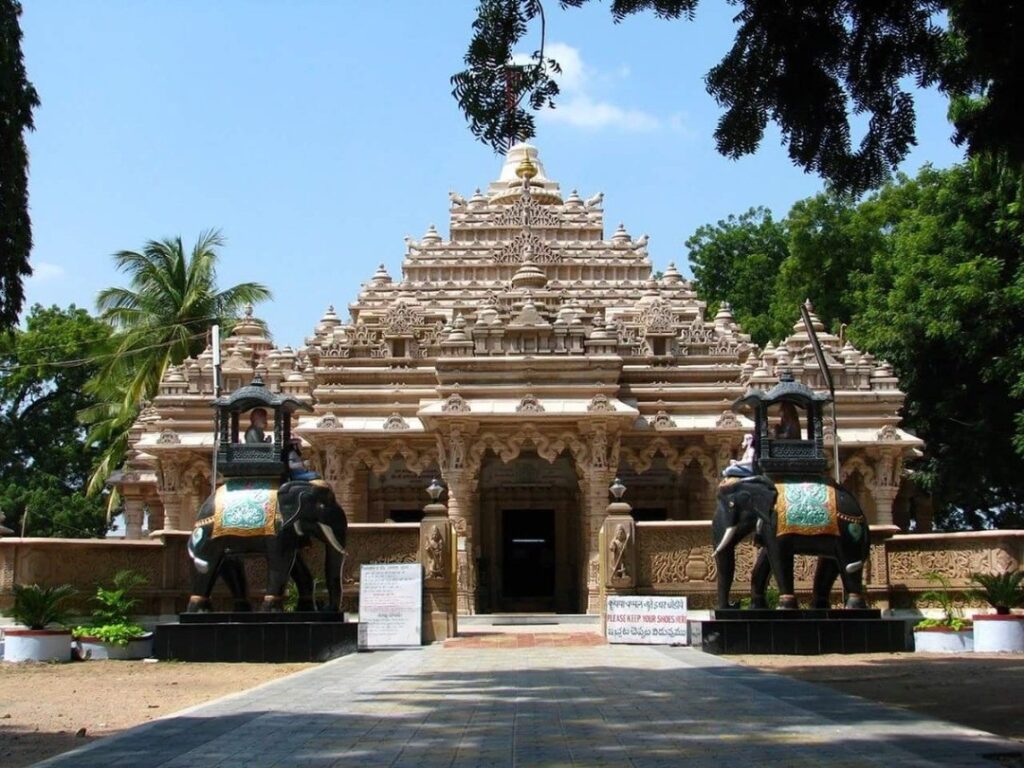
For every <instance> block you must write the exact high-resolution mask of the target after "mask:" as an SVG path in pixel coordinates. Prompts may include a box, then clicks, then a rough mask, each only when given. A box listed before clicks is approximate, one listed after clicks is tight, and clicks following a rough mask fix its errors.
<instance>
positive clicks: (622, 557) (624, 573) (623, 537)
mask: <svg viewBox="0 0 1024 768" xmlns="http://www.w3.org/2000/svg"><path fill="white" fill-rule="evenodd" d="M628 546H629V534H627V533H626V527H625V526H624V525H620V526H617V527H616V529H615V536H613V537H612V540H611V543H610V544H609V545H608V553H609V555H610V556H611V563H612V578H613V579H628V578H629V571H628V570H627V569H626V548H627V547H628Z"/></svg>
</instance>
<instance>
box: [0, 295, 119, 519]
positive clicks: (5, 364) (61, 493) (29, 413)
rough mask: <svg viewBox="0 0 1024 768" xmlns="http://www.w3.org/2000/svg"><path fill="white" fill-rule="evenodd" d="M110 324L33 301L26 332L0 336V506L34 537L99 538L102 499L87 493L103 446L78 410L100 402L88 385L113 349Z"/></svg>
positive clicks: (70, 310)
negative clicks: (93, 440)
mask: <svg viewBox="0 0 1024 768" xmlns="http://www.w3.org/2000/svg"><path fill="white" fill-rule="evenodd" d="M109 339H110V328H109V326H107V325H106V324H105V323H102V322H100V321H99V320H97V319H95V318H93V317H92V316H91V315H89V313H88V312H86V311H85V310H84V309H77V308H76V307H74V306H71V307H69V308H68V309H66V310H62V309H58V308H57V307H51V308H49V309H46V308H43V307H42V306H40V305H38V304H37V305H36V306H34V307H33V308H32V310H31V312H30V313H29V315H28V318H27V320H26V327H25V329H24V330H20V329H18V330H15V331H13V332H12V333H10V334H5V335H3V336H0V372H2V375H0V509H2V510H3V512H4V514H5V515H6V516H7V521H6V525H8V526H10V527H12V528H14V529H16V530H20V526H21V520H22V517H23V515H24V513H25V510H26V509H28V510H29V512H30V516H29V520H28V525H27V528H26V530H27V533H28V534H30V535H33V536H69V537H75V538H77V537H88V536H102V535H103V534H104V533H105V532H106V530H107V522H106V513H105V511H104V504H103V500H102V499H98V498H87V497H86V495H85V490H86V486H87V484H88V479H89V474H90V472H91V471H92V466H93V464H94V463H95V461H96V460H97V458H98V456H99V455H100V453H101V452H102V451H103V449H104V446H103V445H102V444H96V443H91V442H89V441H87V440H86V439H85V431H84V430H83V428H82V427H81V425H80V424H79V423H78V421H77V419H76V414H77V413H78V412H79V411H81V410H82V409H84V408H88V407H89V406H91V405H93V404H94V403H95V400H94V399H93V398H92V397H91V396H90V395H88V394H87V393H85V392H84V389H85V386H84V385H85V383H86V382H87V381H88V380H89V378H90V377H91V376H92V375H93V374H95V372H96V371H97V370H98V369H99V367H100V361H102V359H103V357H104V355H107V354H109V353H110V346H109Z"/></svg>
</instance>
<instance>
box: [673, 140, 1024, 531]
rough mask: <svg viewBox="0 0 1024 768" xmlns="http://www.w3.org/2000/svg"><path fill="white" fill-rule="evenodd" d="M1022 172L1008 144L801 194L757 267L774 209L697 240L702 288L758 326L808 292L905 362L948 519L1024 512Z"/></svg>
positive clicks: (910, 422) (940, 520)
mask: <svg viewBox="0 0 1024 768" xmlns="http://www.w3.org/2000/svg"><path fill="white" fill-rule="evenodd" d="M1022 178H1024V177H1022V174H1021V173H1020V171H1019V170H1018V169H1017V168H1016V167H1015V166H1014V165H1013V164H1012V163H1007V162H1006V161H1005V160H999V159H977V160H973V161H971V162H969V163H966V164H964V165H960V166H955V167H954V168H951V169H948V170H935V169H933V168H928V167H926V168H924V169H923V170H922V171H921V172H920V173H919V174H918V175H917V177H916V178H913V179H911V178H906V177H900V178H898V179H897V180H895V181H894V182H892V183H890V184H887V185H885V186H884V187H882V188H881V189H880V190H879V191H878V192H876V193H874V194H872V195H871V196H869V197H868V198H866V199H865V200H863V201H861V202H859V203H858V202H855V201H853V200H852V199H850V198H848V197H841V196H837V195H817V196H815V197H812V198H808V199H806V200H802V201H799V202H797V203H796V204H795V205H794V206H793V208H792V209H791V210H790V212H789V214H788V216H787V217H786V218H785V219H784V220H783V221H782V222H780V223H779V224H778V225H776V226H778V227H780V228H781V229H784V230H785V232H786V240H785V244H784V248H783V249H782V250H784V255H783V257H782V258H781V259H779V258H775V259H773V260H763V261H761V262H759V267H764V271H763V273H762V272H761V271H760V269H759V270H758V274H759V275H760V279H758V275H749V274H748V273H745V272H744V269H745V266H744V263H743V262H744V259H747V258H756V256H752V255H751V254H753V253H754V251H755V250H756V249H755V248H753V247H751V246H750V245H749V244H750V243H756V242H758V238H759V237H761V234H760V233H761V232H762V231H763V230H764V228H765V226H766V223H767V217H766V216H765V215H761V216H757V215H751V214H752V213H756V212H748V213H747V214H744V215H743V216H741V217H730V219H728V220H726V221H725V222H719V224H718V226H716V227H702V228H701V229H700V230H698V232H697V233H696V234H695V235H694V237H692V238H690V240H689V241H688V245H689V246H690V248H691V258H694V259H695V267H694V274H695V276H696V278H697V279H696V288H697V292H698V294H699V295H700V296H701V297H703V298H705V299H708V300H723V299H724V300H728V301H731V302H733V304H734V306H735V307H743V308H744V309H743V312H744V313H746V312H751V313H753V316H752V317H751V319H750V320H747V321H746V322H747V323H748V324H749V327H751V328H769V329H771V331H770V336H771V338H773V339H774V340H776V341H777V340H779V339H780V338H782V337H783V336H784V335H786V334H787V333H788V329H789V328H790V327H791V326H792V323H793V321H794V319H795V317H796V316H797V314H796V313H797V308H798V306H799V303H800V302H801V301H802V300H803V298H805V297H808V296H809V297H810V298H811V299H812V301H813V302H814V305H815V310H816V311H818V312H819V314H820V316H822V319H823V320H824V321H825V323H826V325H827V326H831V329H832V330H833V331H837V330H839V326H840V325H841V324H848V325H849V329H848V336H849V337H850V339H851V340H852V341H853V342H854V343H855V344H856V345H857V346H858V347H859V348H861V349H863V350H866V351H870V352H872V353H873V354H875V355H876V356H877V357H880V358H884V359H886V360H888V361H890V362H891V363H892V364H893V366H894V369H895V372H896V374H897V375H898V376H899V380H900V386H901V388H902V389H903V391H904V392H905V393H906V396H907V397H906V402H905V405H904V408H903V414H902V415H903V418H904V424H905V425H906V426H907V427H908V428H909V429H910V430H911V431H912V432H914V433H915V434H917V435H918V436H920V437H921V438H922V439H923V440H924V441H925V449H924V457H923V459H922V460H921V461H919V462H917V463H916V465H915V470H916V473H917V474H916V479H917V481H918V482H919V483H920V484H921V485H923V486H924V487H926V488H928V489H929V490H931V491H932V492H933V493H934V494H935V497H936V499H937V501H938V506H937V511H936V522H937V524H938V525H940V526H942V527H946V528H950V529H957V528H979V527H989V526H994V527H1015V526H1020V525H1024V182H1022ZM737 244H738V245H737ZM698 263H699V268H698V266H697V264H698ZM773 264H774V265H775V267H776V268H775V270H774V271H772V269H771V266H772V265H773ZM730 270H732V271H733V272H730ZM733 273H735V274H736V275H737V276H736V277H733ZM749 281H753V283H754V284H753V287H752V286H751V283H750V282H749ZM759 290H760V291H762V292H763V293H764V294H765V295H766V296H768V295H770V296H771V300H770V302H768V301H767V299H764V298H759V297H758V295H757V294H758V291H759ZM766 304H768V306H767V309H766ZM736 315H737V316H738V317H740V318H743V317H744V314H741V312H740V311H736ZM758 341H762V339H758ZM840 417H841V414H840Z"/></svg>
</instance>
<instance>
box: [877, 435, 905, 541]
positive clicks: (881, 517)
mask: <svg viewBox="0 0 1024 768" xmlns="http://www.w3.org/2000/svg"><path fill="white" fill-rule="evenodd" d="M902 471H903V457H902V456H901V455H900V454H899V453H897V452H896V451H884V452H883V453H882V454H881V456H879V457H878V461H877V463H876V464H875V487H874V488H873V489H872V490H871V496H872V498H873V499H874V501H875V519H874V520H873V521H872V523H874V524H875V525H892V524H893V519H892V506H893V501H894V500H895V499H896V494H898V493H899V491H900V475H901V473H902Z"/></svg>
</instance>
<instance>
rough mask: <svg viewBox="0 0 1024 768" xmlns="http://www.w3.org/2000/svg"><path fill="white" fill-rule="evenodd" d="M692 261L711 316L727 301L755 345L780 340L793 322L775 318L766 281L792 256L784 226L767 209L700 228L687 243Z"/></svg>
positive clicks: (752, 210) (695, 275)
mask: <svg viewBox="0 0 1024 768" xmlns="http://www.w3.org/2000/svg"><path fill="white" fill-rule="evenodd" d="M686 247H687V248H688V249H689V252H690V265H691V266H692V267H693V275H694V278H695V280H696V283H697V285H698V286H699V288H700V295H701V298H702V299H704V300H705V301H707V302H708V316H709V317H713V316H714V313H715V312H716V311H717V310H718V308H719V306H721V304H722V302H725V301H728V302H729V305H730V307H731V308H732V313H733V317H734V318H735V319H736V321H737V322H738V323H739V324H740V325H741V326H742V327H743V330H744V331H745V332H747V333H749V334H750V335H751V338H752V339H753V341H754V343H755V344H761V345H763V344H765V343H766V342H767V341H768V340H769V339H771V338H773V337H774V338H780V337H781V336H783V335H784V334H785V333H786V331H787V330H788V328H789V326H790V325H792V324H793V320H792V319H790V320H789V321H788V324H787V323H781V324H780V323H776V322H774V320H773V318H772V316H771V314H770V310H771V299H772V292H771V291H766V290H765V283H766V281H768V282H769V283H770V282H771V281H773V280H774V278H775V276H776V275H777V274H778V272H779V267H780V266H781V264H782V262H783V261H785V259H786V258H787V256H788V255H789V249H788V245H787V240H786V228H785V224H784V223H781V222H777V221H775V220H774V219H773V218H772V213H771V211H769V210H767V209H766V208H751V209H750V210H749V211H747V212H746V213H743V214H740V215H739V216H729V217H728V218H727V219H723V220H721V221H719V222H718V223H717V224H715V225H710V224H708V225H705V226H703V227H700V228H699V229H698V230H697V231H696V232H694V233H693V235H692V236H691V237H690V238H689V239H688V240H687V241H686Z"/></svg>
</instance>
